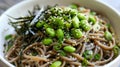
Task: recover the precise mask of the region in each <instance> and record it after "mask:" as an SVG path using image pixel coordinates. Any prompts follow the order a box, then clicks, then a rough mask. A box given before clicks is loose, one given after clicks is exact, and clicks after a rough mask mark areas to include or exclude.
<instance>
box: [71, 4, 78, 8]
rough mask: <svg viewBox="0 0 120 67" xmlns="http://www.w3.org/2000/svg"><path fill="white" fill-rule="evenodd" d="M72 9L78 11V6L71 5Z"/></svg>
mask: <svg viewBox="0 0 120 67" xmlns="http://www.w3.org/2000/svg"><path fill="white" fill-rule="evenodd" d="M70 8H72V9H77V8H78V6H77V5H76V4H71V5H70Z"/></svg>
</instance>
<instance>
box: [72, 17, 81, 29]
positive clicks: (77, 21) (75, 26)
mask: <svg viewBox="0 0 120 67" xmlns="http://www.w3.org/2000/svg"><path fill="white" fill-rule="evenodd" d="M79 22H80V21H79V19H78V17H77V16H75V17H74V18H73V19H72V25H73V27H74V28H79Z"/></svg>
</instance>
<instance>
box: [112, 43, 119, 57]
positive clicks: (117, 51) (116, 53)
mask: <svg viewBox="0 0 120 67" xmlns="http://www.w3.org/2000/svg"><path fill="white" fill-rule="evenodd" d="M113 51H114V56H115V57H117V56H118V55H119V53H120V48H119V47H118V46H117V45H116V46H114V48H113Z"/></svg>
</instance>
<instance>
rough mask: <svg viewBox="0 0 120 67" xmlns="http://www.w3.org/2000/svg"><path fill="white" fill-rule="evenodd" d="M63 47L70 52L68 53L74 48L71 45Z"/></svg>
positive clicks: (73, 50)
mask: <svg viewBox="0 0 120 67" xmlns="http://www.w3.org/2000/svg"><path fill="white" fill-rule="evenodd" d="M63 49H64V51H66V52H70V53H73V52H75V50H76V49H75V48H74V47H73V46H65V47H64V48H63Z"/></svg>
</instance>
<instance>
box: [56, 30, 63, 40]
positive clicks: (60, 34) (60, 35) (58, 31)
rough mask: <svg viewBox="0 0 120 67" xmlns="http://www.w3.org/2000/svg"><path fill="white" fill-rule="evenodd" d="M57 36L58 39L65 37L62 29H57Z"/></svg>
mask: <svg viewBox="0 0 120 67" xmlns="http://www.w3.org/2000/svg"><path fill="white" fill-rule="evenodd" d="M56 36H57V38H58V39H63V37H64V32H63V30H62V29H57V31H56Z"/></svg>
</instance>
